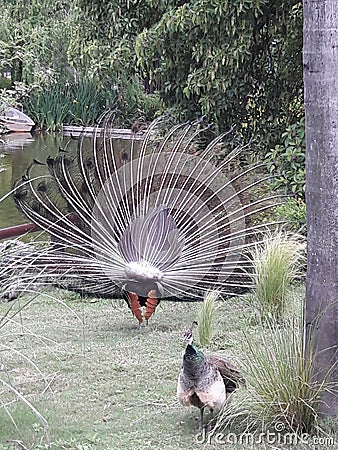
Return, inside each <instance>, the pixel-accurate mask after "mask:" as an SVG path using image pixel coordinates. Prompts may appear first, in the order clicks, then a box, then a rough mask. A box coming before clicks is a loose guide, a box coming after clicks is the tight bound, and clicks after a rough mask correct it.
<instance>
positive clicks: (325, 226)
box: [303, 0, 338, 417]
mask: <svg viewBox="0 0 338 450" xmlns="http://www.w3.org/2000/svg"><path fill="white" fill-rule="evenodd" d="M303 6H304V47H303V62H304V94H305V118H306V205H307V224H308V249H307V251H308V266H307V277H306V321H307V335H308V336H310V335H311V333H312V332H313V331H314V330H315V337H314V343H315V349H316V357H315V365H314V377H315V378H316V379H317V380H319V381H321V380H323V379H324V377H325V376H326V374H327V373H328V372H329V371H330V368H332V366H333V365H334V364H336V367H335V369H334V370H333V372H332V374H331V380H332V381H333V380H335V381H337V380H338V371H337V344H338V269H337V267H338V258H337V256H338V220H337V219H338V205H337V203H338V123H337V122H338V3H337V0H303ZM319 316H320V317H321V320H320V321H319V322H318V323H317V321H316V320H317V318H318V317H319ZM321 400H322V402H321V404H320V413H321V415H322V416H326V415H329V416H333V417H334V416H336V415H337V414H338V393H337V392H335V393H334V392H324V394H323V396H322V399H321Z"/></svg>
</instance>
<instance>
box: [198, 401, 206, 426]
mask: <svg viewBox="0 0 338 450" xmlns="http://www.w3.org/2000/svg"><path fill="white" fill-rule="evenodd" d="M204 408H205V406H203V407H202V408H200V426H199V431H200V432H202V431H203V413H204Z"/></svg>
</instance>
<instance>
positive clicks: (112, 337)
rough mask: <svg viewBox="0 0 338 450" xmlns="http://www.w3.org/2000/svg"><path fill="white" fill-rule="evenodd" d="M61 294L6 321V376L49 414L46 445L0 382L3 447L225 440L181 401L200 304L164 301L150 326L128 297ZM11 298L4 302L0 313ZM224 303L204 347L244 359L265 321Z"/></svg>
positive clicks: (167, 445)
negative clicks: (248, 339) (179, 389)
mask: <svg viewBox="0 0 338 450" xmlns="http://www.w3.org/2000/svg"><path fill="white" fill-rule="evenodd" d="M303 294H304V293H303V291H301V292H300V293H299V294H298V298H299V297H300V296H302V295H303ZM57 295H58V297H59V298H61V299H62V300H63V302H64V304H62V303H58V302H55V301H53V300H52V299H51V298H47V297H43V296H40V297H38V298H36V299H35V300H34V301H33V302H31V303H30V304H29V306H28V307H27V308H25V309H23V310H21V311H20V312H18V314H17V315H16V316H14V317H13V321H9V322H7V323H6V325H5V326H3V327H2V328H1V329H0V350H1V351H0V362H1V364H0V366H1V371H0V378H1V379H4V380H6V381H10V383H11V384H12V386H15V388H16V389H17V390H18V391H19V392H20V393H21V394H22V395H24V396H25V398H26V399H27V400H28V401H29V402H30V403H31V404H32V405H34V407H36V408H37V409H38V411H39V412H40V414H42V415H43V417H45V418H46V420H47V421H48V437H49V446H48V445H47V437H46V430H45V429H44V426H43V423H42V422H41V421H40V420H39V418H38V417H37V416H36V415H35V414H33V412H32V411H31V409H30V408H28V407H27V406H26V405H25V404H23V403H22V402H20V401H18V399H17V398H16V396H15V395H14V394H13V393H10V392H7V391H6V390H5V389H2V388H0V407H1V404H2V405H4V404H7V410H8V412H10V414H11V416H12V419H11V418H10V416H9V415H8V414H7V413H6V411H5V409H4V408H0V449H1V450H7V449H19V448H21V449H24V448H29V449H32V448H35V449H38V450H39V449H47V448H50V449H60V450H61V449H69V450H70V449H76V450H94V449H95V450H108V449H111V450H113V449H114V450H115V449H133V450H142V449H147V450H148V449H149V450H152V449H154V450H155V449H156V450H159V449H168V450H169V449H173V450H176V449H177V450H178V449H194V450H197V449H199V448H201V449H216V448H223V447H222V446H220V445H218V444H217V443H215V442H213V441H212V440H211V443H210V444H207V443H206V444H199V443H197V441H196V433H197V431H198V417H199V411H198V410H197V409H196V408H193V407H183V406H181V405H180V404H179V403H178V401H177V400H176V383H177V377H178V373H179V370H180V366H181V361H182V354H183V351H184V343H183V333H184V331H185V330H186V327H187V325H189V324H191V323H192V321H193V320H196V319H197V317H198V312H199V310H200V307H201V304H198V303H191V304H179V303H172V302H162V303H161V304H160V306H159V307H158V309H157V311H156V314H155V315H154V316H153V317H152V319H151V321H150V326H149V327H148V328H146V327H143V328H142V329H141V330H140V331H139V330H137V321H136V320H135V318H133V317H132V315H131V312H130V310H128V308H127V307H126V305H125V304H124V303H123V302H119V301H114V302H111V301H109V300H99V301H90V300H89V299H86V300H81V299H80V297H79V296H77V295H75V294H70V293H67V292H64V291H58V292H57ZM8 306H9V305H8V304H0V314H1V315H4V313H5V312H6V311H7V309H8ZM66 306H69V308H67V307H66ZM217 306H218V307H217V317H216V321H215V323H217V326H214V327H213V337H212V339H211V342H210V344H209V348H208V351H207V353H208V354H218V355H222V356H225V357H227V358H228V359H230V360H231V361H233V362H234V363H235V364H236V365H239V366H241V364H242V363H245V362H246V360H245V357H244V354H243V338H241V339H240V336H243V329H244V328H245V326H246V327H247V328H246V329H247V331H248V330H249V332H250V334H251V335H252V339H253V342H259V341H260V340H261V338H260V336H261V333H262V332H263V331H264V330H263V328H262V326H261V325H260V324H259V323H257V321H255V315H254V312H253V311H252V309H251V307H250V305H249V303H248V302H247V301H246V300H245V299H238V298H234V299H229V300H227V301H225V302H219V303H217ZM16 308H17V309H19V305H18V304H17V305H14V306H12V310H11V313H10V314H14V313H15V309H16ZM230 312H231V313H230ZM248 324H249V325H248ZM4 346H6V347H7V349H6V350H4ZM242 368H243V367H242ZM13 421H14V422H15V423H16V426H15V425H14V424H13ZM229 448H230V447H229ZM231 448H244V447H243V446H241V445H239V446H238V447H236V446H231ZM254 448H262V449H263V448H271V446H270V447H269V446H268V445H267V444H264V445H262V446H261V447H259V446H257V445H256V446H255V447H254ZM281 448H288V447H281ZM299 448H302V447H299ZM304 448H308V447H304ZM321 448H325V447H321ZM330 448H333V447H330Z"/></svg>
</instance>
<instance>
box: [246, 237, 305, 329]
mask: <svg viewBox="0 0 338 450" xmlns="http://www.w3.org/2000/svg"><path fill="white" fill-rule="evenodd" d="M304 252H305V242H304V238H303V237H302V236H300V235H297V234H287V233H285V232H282V231H277V232H275V233H274V234H269V235H266V236H265V237H264V239H263V240H262V243H259V244H256V245H255V247H254V249H253V250H252V252H251V257H252V262H253V273H252V279H253V281H254V283H255V293H254V296H255V301H256V306H257V308H258V310H259V313H260V315H261V317H262V319H263V320H266V319H269V320H270V319H273V320H277V321H278V320H281V318H282V317H283V315H284V313H285V311H286V308H287V305H288V298H289V292H290V287H291V282H292V281H293V279H294V278H295V277H296V275H297V274H298V273H299V268H300V265H301V264H302V262H304Z"/></svg>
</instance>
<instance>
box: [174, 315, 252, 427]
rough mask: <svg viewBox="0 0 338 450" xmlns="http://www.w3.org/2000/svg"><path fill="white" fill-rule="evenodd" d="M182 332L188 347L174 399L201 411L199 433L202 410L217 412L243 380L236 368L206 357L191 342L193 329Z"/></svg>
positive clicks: (222, 361) (228, 363) (214, 357)
mask: <svg viewBox="0 0 338 450" xmlns="http://www.w3.org/2000/svg"><path fill="white" fill-rule="evenodd" d="M195 325H197V322H193V324H192V326H191V327H190V328H189V329H188V330H187V331H186V332H185V334H184V340H185V342H187V346H186V349H185V352H184V355H183V364H182V368H181V372H180V374H179V377H178V383H177V397H178V399H179V401H180V402H181V403H182V404H183V405H192V406H196V407H197V408H199V410H200V426H199V428H200V431H201V430H202V429H203V413H204V409H205V408H207V407H208V408H209V409H210V410H211V412H213V411H214V410H220V409H221V408H222V406H223V405H224V403H225V402H226V400H227V398H228V396H229V394H231V392H233V391H234V390H235V389H236V388H237V387H238V386H239V385H240V384H242V385H245V379H244V377H243V375H242V374H241V373H240V371H239V370H237V369H236V367H235V366H234V365H233V364H231V363H230V362H228V361H226V360H225V359H223V358H220V357H218V356H206V355H205V354H204V353H203V352H202V351H201V350H200V349H199V348H198V347H196V345H195V344H194V343H193V327H194V326H195Z"/></svg>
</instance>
